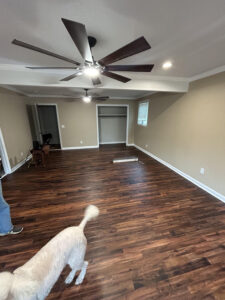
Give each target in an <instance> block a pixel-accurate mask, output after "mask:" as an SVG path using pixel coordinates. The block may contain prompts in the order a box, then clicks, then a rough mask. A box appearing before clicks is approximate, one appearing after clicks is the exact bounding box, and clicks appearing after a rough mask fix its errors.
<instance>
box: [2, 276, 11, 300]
mask: <svg viewBox="0 0 225 300" xmlns="http://www.w3.org/2000/svg"><path fill="white" fill-rule="evenodd" d="M13 276H14V275H13V274H12V273H9V272H2V273H0V300H6V299H8V295H9V292H10V289H11V286H12V283H13Z"/></svg>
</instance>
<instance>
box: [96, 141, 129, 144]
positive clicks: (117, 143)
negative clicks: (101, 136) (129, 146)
mask: <svg viewBox="0 0 225 300" xmlns="http://www.w3.org/2000/svg"><path fill="white" fill-rule="evenodd" d="M125 143H126V141H123V142H103V143H102V142H101V143H99V145H111V144H125Z"/></svg>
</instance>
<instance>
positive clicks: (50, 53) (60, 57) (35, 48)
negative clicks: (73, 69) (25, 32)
mask: <svg viewBox="0 0 225 300" xmlns="http://www.w3.org/2000/svg"><path fill="white" fill-rule="evenodd" d="M12 44H14V45H17V46H20V47H23V48H27V49H30V50H33V51H37V52H40V53H43V54H46V55H49V56H52V57H55V58H58V59H61V60H64V61H67V62H70V63H72V64H74V65H77V66H79V65H80V63H78V62H77V61H75V60H73V59H70V58H67V57H65V56H62V55H59V54H56V53H53V52H51V51H48V50H45V49H42V48H39V47H36V46H33V45H30V44H27V43H24V42H22V41H18V40H16V39H14V40H13V41H12Z"/></svg>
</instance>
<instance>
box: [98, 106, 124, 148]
mask: <svg viewBox="0 0 225 300" xmlns="http://www.w3.org/2000/svg"><path fill="white" fill-rule="evenodd" d="M99 106H117V107H126V108H127V124H126V146H128V145H129V143H128V130H129V104H96V126H97V145H98V147H99V125H98V107H99Z"/></svg>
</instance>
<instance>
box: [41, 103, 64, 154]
mask: <svg viewBox="0 0 225 300" xmlns="http://www.w3.org/2000/svg"><path fill="white" fill-rule="evenodd" d="M38 105H42V106H55V108H56V120H57V126H58V132H59V142H60V149H63V144H62V135H61V130H60V129H61V127H60V122H59V112H58V105H57V103H41V102H38V103H35V106H36V111H37V117H38V127H39V128H40V121H39V116H38V110H37V106H38ZM41 138H42V137H41Z"/></svg>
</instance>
